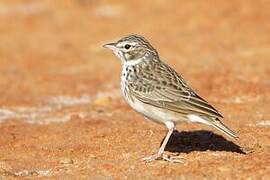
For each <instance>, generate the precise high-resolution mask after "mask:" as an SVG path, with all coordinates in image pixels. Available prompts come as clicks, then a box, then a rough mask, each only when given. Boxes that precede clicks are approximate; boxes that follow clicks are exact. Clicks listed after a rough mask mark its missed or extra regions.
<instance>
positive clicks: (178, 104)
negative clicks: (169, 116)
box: [129, 62, 222, 118]
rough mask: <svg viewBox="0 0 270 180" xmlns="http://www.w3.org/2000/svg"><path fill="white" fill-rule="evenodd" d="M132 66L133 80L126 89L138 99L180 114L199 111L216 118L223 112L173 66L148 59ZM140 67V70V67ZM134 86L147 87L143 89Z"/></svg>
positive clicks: (198, 112)
mask: <svg viewBox="0 0 270 180" xmlns="http://www.w3.org/2000/svg"><path fill="white" fill-rule="evenodd" d="M147 63H148V64H147ZM147 63H144V64H141V65H137V66H136V67H135V68H137V70H135V72H136V80H134V81H132V82H130V85H129V90H130V91H131V94H133V96H134V97H135V98H137V99H138V100H140V101H142V102H144V103H147V104H151V105H153V106H156V107H161V108H165V109H168V110H170V111H174V112H179V113H182V114H198V115H203V116H210V117H215V118H222V115H221V114H220V113H219V112H218V111H217V110H216V109H215V108H214V107H213V106H211V105H210V104H209V103H208V102H207V101H205V100H204V99H203V98H201V97H200V96H198V95H197V94H196V93H195V92H194V91H193V90H192V89H191V88H190V87H189V86H188V85H187V83H186V82H185V81H184V79H183V78H182V77H181V76H180V75H178V74H177V73H176V72H175V71H174V70H173V69H172V68H170V67H169V66H168V65H166V64H164V63H161V62H159V63H155V62H147ZM142 69H143V70H142ZM136 87H148V88H147V90H144V91H143V90H142V89H140V88H136Z"/></svg>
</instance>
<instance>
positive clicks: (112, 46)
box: [103, 43, 116, 50]
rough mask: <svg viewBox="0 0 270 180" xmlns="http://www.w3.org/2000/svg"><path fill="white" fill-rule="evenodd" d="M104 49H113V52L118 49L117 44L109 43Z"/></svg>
mask: <svg viewBox="0 0 270 180" xmlns="http://www.w3.org/2000/svg"><path fill="white" fill-rule="evenodd" d="M103 47H104V48H108V49H111V50H115V49H116V43H108V44H104V45H103Z"/></svg>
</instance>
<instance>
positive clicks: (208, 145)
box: [163, 130, 246, 154]
mask: <svg viewBox="0 0 270 180" xmlns="http://www.w3.org/2000/svg"><path fill="white" fill-rule="evenodd" d="M163 140H164V139H163ZM165 150H166V151H170V152H178V153H190V152H192V151H207V150H211V151H227V152H236V153H240V154H246V153H245V152H243V151H242V150H241V147H240V146H238V145H236V144H235V143H233V142H232V141H228V140H226V139H225V138H223V137H222V136H220V135H217V134H215V133H213V132H211V131H205V130H200V131H192V132H186V131H183V132H179V131H177V130H175V131H174V132H173V134H172V135H171V137H170V139H169V141H168V143H167V146H166V148H165Z"/></svg>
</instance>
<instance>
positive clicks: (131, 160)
mask: <svg viewBox="0 0 270 180" xmlns="http://www.w3.org/2000/svg"><path fill="white" fill-rule="evenodd" d="M218 2H219V3H217V2H214V1H170V2H167V1H162V0H158V1H155V3H154V2H153V1H139V2H138V1H128V2H127V1H123V2H121V1H112V0H111V1H99V0H73V1H71V0H59V1H49V0H43V1H36V0H12V1H10V0H1V2H0V22H1V23H0V132H1V133H0V175H1V178H7V179H12V178H18V177H32V178H37V177H45V178H56V179H62V178H68V179H75V178H76V179H84V178H85V179H87V178H89V177H92V178H102V179H109V178H129V179H135V178H145V179H154V178H160V179H163V178H167V179H194V178H199V179H248V178H249V179H267V175H269V174H270V134H269V128H270V113H269V112H270V111H269V110H270V65H269V64H270V34H269V32H270V23H269V19H270V11H269V9H270V4H269V3H268V2H267V1H260V0H257V1H251V0H250V1H246V0H245V1H244V0H243V1H239V0H237V1H225V0H224V1H218ZM133 33H137V34H142V35H144V36H145V37H147V38H148V39H149V40H150V41H151V42H152V44H153V46H154V47H155V48H157V49H158V51H159V52H160V57H161V58H162V59H163V60H164V61H165V62H167V63H168V64H170V65H171V66H173V67H174V68H175V69H176V70H177V71H178V72H181V74H182V75H183V76H184V77H185V79H186V80H187V81H188V83H189V84H190V85H191V86H192V87H193V88H194V89H195V90H196V91H197V92H198V93H199V94H200V95H201V96H202V97H204V98H205V99H207V100H208V101H209V102H210V103H211V104H213V105H214V106H215V107H216V108H217V109H219V111H220V112H222V114H223V115H224V117H225V118H224V122H225V123H226V124H227V125H229V126H230V127H231V128H232V129H234V130H235V131H237V132H238V133H239V135H240V138H239V140H237V141H235V140H231V139H228V138H227V137H225V136H223V135H222V134H220V133H219V132H217V131H216V130H213V129H211V128H208V127H206V126H203V125H199V124H180V125H179V126H178V127H177V129H178V131H176V132H174V134H173V136H172V137H171V139H170V142H169V144H168V146H167V148H166V150H167V151H166V153H167V154H169V155H170V154H172V155H174V156H179V157H182V158H183V163H180V164H173V163H168V162H165V161H155V162H152V163H144V162H142V161H141V158H142V157H144V156H146V155H151V154H153V153H155V152H156V151H157V149H158V147H159V146H160V143H161V141H162V139H163V138H164V136H165V134H166V132H167V129H166V128H165V127H164V126H162V125H159V124H155V123H153V122H150V121H147V120H145V119H144V118H143V117H142V116H140V115H139V114H137V113H135V112H134V111H133V110H132V109H131V108H130V107H129V106H128V105H127V104H126V103H125V102H124V100H123V99H122V97H121V95H120V91H119V74H120V62H119V61H118V60H117V59H116V58H115V57H114V56H113V55H112V54H111V53H110V52H109V51H108V50H105V49H103V48H102V47H101V45H102V44H104V43H105V42H111V41H114V40H116V39H118V38H120V37H122V36H124V35H127V34H133ZM268 178H269V177H268Z"/></svg>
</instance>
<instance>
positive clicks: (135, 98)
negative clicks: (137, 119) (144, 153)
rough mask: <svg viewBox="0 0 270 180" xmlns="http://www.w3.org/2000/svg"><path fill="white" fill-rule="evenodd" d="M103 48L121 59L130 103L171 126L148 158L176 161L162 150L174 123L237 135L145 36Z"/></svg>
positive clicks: (122, 78) (137, 109)
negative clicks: (204, 127)
mask: <svg viewBox="0 0 270 180" xmlns="http://www.w3.org/2000/svg"><path fill="white" fill-rule="evenodd" d="M104 47H105V48H109V49H111V50H112V51H113V53H114V54H115V55H116V56H117V57H118V58H119V59H120V60H121V64H122V73H121V90H122V94H123V96H124V98H125V100H126V101H127V103H128V104H129V105H130V106H131V107H132V108H133V109H135V110H136V111H137V112H139V113H141V114H142V115H143V116H145V117H147V118H148V119H151V120H153V121H155V122H158V123H164V124H165V125H166V126H167V128H168V129H169V131H168V133H167V135H166V137H165V139H164V141H163V143H162V145H161V147H160V149H159V151H158V152H157V153H156V154H154V155H152V156H150V157H146V158H144V160H145V161H148V162H149V161H153V160H156V159H164V160H168V161H174V160H173V159H172V158H168V157H165V156H164V155H163V153H164V149H165V146H166V144H167V142H168V140H169V138H170V136H171V134H172V132H173V130H174V128H175V124H177V123H180V122H185V121H186V122H197V123H203V124H207V125H209V126H212V127H215V128H216V129H218V130H220V131H221V132H223V133H225V134H226V135H228V136H230V137H232V138H236V137H237V134H236V133H235V132H234V131H232V130H231V129H229V128H228V127H227V126H226V125H224V124H223V123H222V122H221V120H220V119H221V118H223V117H222V115H221V114H220V113H219V112H218V111H217V110H216V109H215V108H214V107H213V106H211V105H210V104H209V103H208V102H207V101H205V100H204V99H203V98H201V97H200V96H199V95H198V94H196V93H195V92H194V91H193V90H192V89H191V88H190V87H189V86H188V85H187V83H186V82H185V80H184V79H183V78H182V77H181V76H180V75H179V74H178V73H177V72H176V71H175V70H174V69H173V68H171V67H170V66H168V65H167V64H165V63H164V62H162V61H161V60H160V58H159V55H158V52H157V51H156V50H155V49H154V48H153V47H152V46H151V44H150V43H149V42H148V41H147V40H146V39H145V38H144V37H142V36H139V35H130V36H127V37H124V38H122V39H120V40H119V41H117V42H114V43H109V44H105V45H104Z"/></svg>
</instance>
